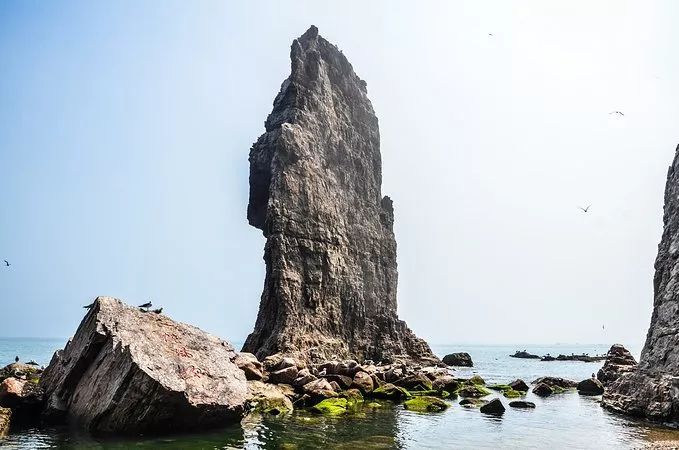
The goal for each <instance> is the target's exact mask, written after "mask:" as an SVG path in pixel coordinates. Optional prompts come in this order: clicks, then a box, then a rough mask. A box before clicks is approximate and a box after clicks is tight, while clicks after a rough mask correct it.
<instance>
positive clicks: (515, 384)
mask: <svg viewBox="0 0 679 450" xmlns="http://www.w3.org/2000/svg"><path fill="white" fill-rule="evenodd" d="M509 386H510V387H511V388H512V389H514V390H515V391H521V392H528V390H529V387H528V385H527V384H526V382H525V381H523V380H522V379H518V380H514V381H512V382H511V383H509Z"/></svg>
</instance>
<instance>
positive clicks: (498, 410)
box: [479, 398, 505, 414]
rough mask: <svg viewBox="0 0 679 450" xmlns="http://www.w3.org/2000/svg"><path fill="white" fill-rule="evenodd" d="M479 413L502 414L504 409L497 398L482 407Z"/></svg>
mask: <svg viewBox="0 0 679 450" xmlns="http://www.w3.org/2000/svg"><path fill="white" fill-rule="evenodd" d="M479 411H481V412H482V413H486V414H502V413H504V412H505V407H504V405H503V404H502V402H501V401H500V399H499V398H494V399H493V400H491V401H489V402H488V403H486V404H485V405H482V406H481V408H480V409H479Z"/></svg>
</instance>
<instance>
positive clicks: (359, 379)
mask: <svg viewBox="0 0 679 450" xmlns="http://www.w3.org/2000/svg"><path fill="white" fill-rule="evenodd" d="M374 386H375V383H374V382H373V379H372V377H371V376H370V375H369V374H368V373H367V372H356V375H354V380H353V382H352V383H351V387H352V388H356V389H358V390H359V391H361V392H362V393H364V394H368V393H370V392H372V391H373V389H374Z"/></svg>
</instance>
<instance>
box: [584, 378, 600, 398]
mask: <svg viewBox="0 0 679 450" xmlns="http://www.w3.org/2000/svg"><path fill="white" fill-rule="evenodd" d="M603 393H604V385H603V384H601V381H599V380H597V379H596V378H588V379H586V380H582V381H581V382H579V383H578V394H580V395H601V394H603Z"/></svg>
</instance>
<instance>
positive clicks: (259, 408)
mask: <svg viewBox="0 0 679 450" xmlns="http://www.w3.org/2000/svg"><path fill="white" fill-rule="evenodd" d="M294 395H295V393H294V391H293V390H292V387H290V386H286V385H278V384H267V383H263V382H261V381H257V380H251V381H248V400H247V402H248V409H249V410H250V411H256V412H261V413H268V414H274V415H276V414H281V413H286V412H290V411H292V409H293V405H292V400H291V398H293V397H294Z"/></svg>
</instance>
